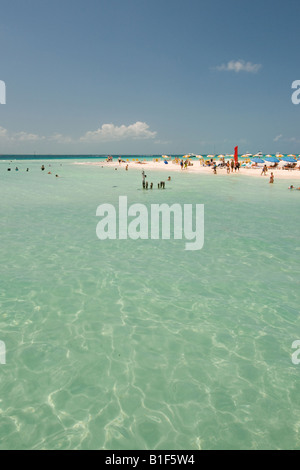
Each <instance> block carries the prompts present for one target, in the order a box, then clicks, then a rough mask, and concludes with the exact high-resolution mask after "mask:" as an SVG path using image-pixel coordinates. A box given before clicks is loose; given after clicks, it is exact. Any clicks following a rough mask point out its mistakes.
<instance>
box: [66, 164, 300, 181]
mask: <svg viewBox="0 0 300 470" xmlns="http://www.w3.org/2000/svg"><path fill="white" fill-rule="evenodd" d="M191 163H192V165H190V166H188V167H187V168H184V169H181V167H180V164H179V163H175V161H174V160H172V161H168V164H166V163H164V161H146V160H145V161H143V162H136V161H132V160H131V161H130V160H129V161H128V162H122V163H120V164H119V163H118V161H113V162H106V161H103V162H99V161H98V162H93V161H89V162H76V163H75V164H76V165H93V166H100V167H115V168H120V169H122V170H125V168H126V165H127V164H128V170H132V169H134V170H136V169H138V170H141V171H142V169H146V168H147V169H149V170H159V171H165V172H166V173H171V172H174V171H177V172H182V173H199V174H200V173H201V174H211V175H212V174H213V169H212V167H208V166H203V165H202V164H200V163H199V162H198V161H193V162H191ZM261 171H262V167H256V168H255V167H253V168H246V167H241V168H240V169H239V171H236V172H235V171H233V172H231V173H230V175H228V177H238V176H255V177H259V178H265V179H269V177H270V175H271V172H273V174H274V179H275V180H276V179H288V180H300V167H299V165H297V167H296V169H293V170H287V169H282V168H280V167H279V168H275V169H274V168H268V171H267V174H266V175H265V176H264V175H261ZM218 175H227V170H226V168H217V174H216V175H215V176H216V177H217V176H218Z"/></svg>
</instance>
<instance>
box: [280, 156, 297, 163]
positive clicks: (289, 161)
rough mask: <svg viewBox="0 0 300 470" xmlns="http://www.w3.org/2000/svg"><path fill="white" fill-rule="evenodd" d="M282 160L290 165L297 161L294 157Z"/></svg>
mask: <svg viewBox="0 0 300 470" xmlns="http://www.w3.org/2000/svg"><path fill="white" fill-rule="evenodd" d="M281 160H282V161H284V162H288V163H295V161H296V159H295V158H293V157H282V159H281Z"/></svg>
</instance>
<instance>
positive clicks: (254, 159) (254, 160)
mask: <svg viewBox="0 0 300 470" xmlns="http://www.w3.org/2000/svg"><path fill="white" fill-rule="evenodd" d="M251 162H254V163H265V161H264V160H263V159H262V158H258V157H254V158H251Z"/></svg>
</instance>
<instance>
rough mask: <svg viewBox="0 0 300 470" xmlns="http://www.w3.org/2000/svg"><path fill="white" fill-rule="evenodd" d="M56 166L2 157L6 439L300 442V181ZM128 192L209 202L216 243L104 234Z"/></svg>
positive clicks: (26, 442)
mask: <svg viewBox="0 0 300 470" xmlns="http://www.w3.org/2000/svg"><path fill="white" fill-rule="evenodd" d="M50 163H51V165H52V167H51V171H52V173H54V174H55V173H58V174H59V175H60V176H61V177H60V178H55V177H54V175H47V171H48V168H46V171H45V172H41V170H40V164H41V163H40V162H39V163H38V162H28V161H26V162H18V167H19V169H20V171H19V172H15V171H12V172H10V173H9V172H7V171H6V168H7V162H1V163H0V201H1V219H0V224H1V236H0V242H1V243H0V259H1V265H0V272H1V276H0V278H1V283H0V340H2V341H4V342H5V345H6V349H7V351H6V353H7V357H6V362H7V363H6V365H0V448H1V449H170V450H171V449H188V450H194V449H200V448H201V449H299V448H300V434H299V433H300V365H298V366H296V365H294V364H293V363H292V361H291V355H292V352H293V350H292V348H291V345H292V342H293V341H294V340H296V339H300V319H299V281H300V268H299V257H300V247H299V241H298V240H299V239H298V234H299V229H300V220H299V202H300V192H299V193H298V192H297V191H294V192H293V191H288V190H287V187H288V186H289V184H290V183H294V184H295V181H292V180H291V181H287V180H283V181H279V180H275V184H274V185H269V184H268V182H267V179H264V178H250V177H243V176H239V175H230V176H227V175H224V176H222V175H217V176H213V175H195V174H192V175H190V174H186V173H185V174H181V173H172V181H171V182H169V183H167V187H166V190H165V191H159V190H157V189H155V190H153V191H142V190H141V175H140V172H139V171H138V170H130V171H129V172H125V170H124V169H118V171H115V170H114V165H113V166H112V167H110V168H101V167H93V166H82V165H74V164H73V163H72V162H71V161H70V162H69V161H68V162H66V161H64V162H61V161H58V160H54V161H51V162H50ZM61 163H62V166H60V165H61ZM26 167H29V168H30V171H29V172H28V173H26V172H25V168H26ZM13 168H14V166H13ZM147 175H148V180H149V181H153V182H155V184H156V182H157V181H160V180H161V179H164V180H166V173H163V174H161V173H159V172H155V171H153V172H147ZM155 187H156V186H155ZM120 195H127V196H128V202H129V204H131V203H135V202H142V203H144V204H146V205H147V207H150V204H151V203H163V202H166V203H168V204H173V203H174V202H180V203H193V204H196V203H198V204H204V205H205V244H204V247H203V249H202V250H200V251H185V250H184V241H183V240H136V241H134V240H130V239H129V240H106V241H100V240H98V238H97V237H96V225H97V222H98V221H99V219H97V218H96V209H97V206H98V205H99V204H102V203H112V204H115V205H117V204H118V198H119V196H120Z"/></svg>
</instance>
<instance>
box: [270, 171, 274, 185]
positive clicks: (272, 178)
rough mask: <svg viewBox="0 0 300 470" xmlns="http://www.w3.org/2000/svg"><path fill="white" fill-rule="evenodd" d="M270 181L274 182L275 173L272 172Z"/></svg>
mask: <svg viewBox="0 0 300 470" xmlns="http://www.w3.org/2000/svg"><path fill="white" fill-rule="evenodd" d="M269 183H274V175H273V173H271V176H270V181H269Z"/></svg>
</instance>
